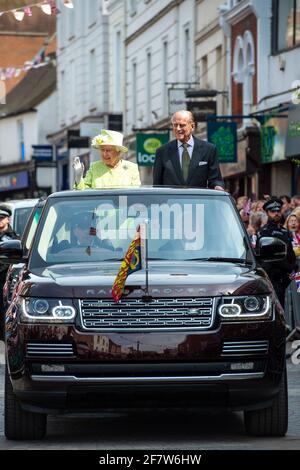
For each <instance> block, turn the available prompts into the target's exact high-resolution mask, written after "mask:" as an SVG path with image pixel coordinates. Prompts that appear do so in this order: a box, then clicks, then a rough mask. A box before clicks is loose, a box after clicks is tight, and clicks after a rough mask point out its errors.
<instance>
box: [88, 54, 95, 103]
mask: <svg viewBox="0 0 300 470" xmlns="http://www.w3.org/2000/svg"><path fill="white" fill-rule="evenodd" d="M89 84H90V87H89V88H90V89H89V103H90V108H94V107H95V100H96V54H95V49H92V50H91V51H90V63H89Z"/></svg>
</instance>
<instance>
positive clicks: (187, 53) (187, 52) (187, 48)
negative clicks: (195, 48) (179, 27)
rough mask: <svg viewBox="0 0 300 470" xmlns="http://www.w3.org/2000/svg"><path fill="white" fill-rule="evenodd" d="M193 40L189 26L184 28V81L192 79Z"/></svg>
mask: <svg viewBox="0 0 300 470" xmlns="http://www.w3.org/2000/svg"><path fill="white" fill-rule="evenodd" d="M190 64H191V41H190V30H189V28H185V29H184V81H185V82H188V81H189V80H190Z"/></svg>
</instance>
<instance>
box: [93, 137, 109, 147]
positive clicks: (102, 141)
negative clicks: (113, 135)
mask: <svg viewBox="0 0 300 470" xmlns="http://www.w3.org/2000/svg"><path fill="white" fill-rule="evenodd" d="M108 140H109V138H108V136H107V135H101V134H99V135H96V136H95V137H94V138H93V140H92V147H93V148H95V149H97V148H99V145H101V144H105V142H107V141H108Z"/></svg>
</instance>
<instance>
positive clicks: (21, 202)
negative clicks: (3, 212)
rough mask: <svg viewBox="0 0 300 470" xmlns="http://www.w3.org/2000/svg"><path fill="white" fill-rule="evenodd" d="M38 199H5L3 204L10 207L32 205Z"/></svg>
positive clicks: (16, 207)
mask: <svg viewBox="0 0 300 470" xmlns="http://www.w3.org/2000/svg"><path fill="white" fill-rule="evenodd" d="M38 201H39V199H11V200H10V201H6V202H4V203H3V204H5V205H6V206H8V207H10V208H15V209H18V208H20V207H21V208H23V207H33V206H35V205H36V203H37V202H38Z"/></svg>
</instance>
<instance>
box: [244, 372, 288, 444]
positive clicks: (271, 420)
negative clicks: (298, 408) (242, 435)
mask: <svg viewBox="0 0 300 470" xmlns="http://www.w3.org/2000/svg"><path fill="white" fill-rule="evenodd" d="M244 420H245V428H246V432H247V434H249V435H251V436H273V437H280V436H284V435H285V434H286V432H287V429H288V393H287V374H286V368H285V369H284V371H283V373H282V377H281V381H280V389H279V393H278V395H277V396H276V398H275V399H274V402H273V405H272V406H271V407H269V408H263V409H262V410H252V411H245V412H244Z"/></svg>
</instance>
